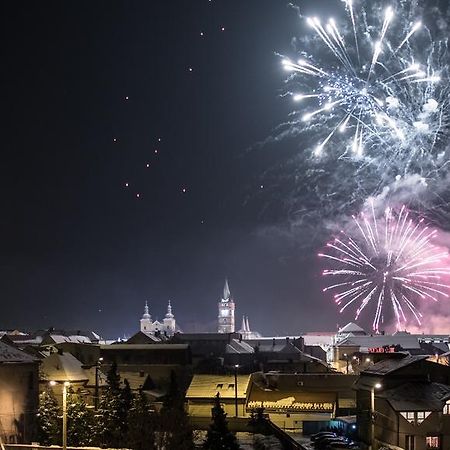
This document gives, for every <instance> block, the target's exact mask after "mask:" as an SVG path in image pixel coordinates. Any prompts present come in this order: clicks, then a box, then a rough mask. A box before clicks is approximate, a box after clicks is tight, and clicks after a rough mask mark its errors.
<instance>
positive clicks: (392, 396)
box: [377, 383, 450, 411]
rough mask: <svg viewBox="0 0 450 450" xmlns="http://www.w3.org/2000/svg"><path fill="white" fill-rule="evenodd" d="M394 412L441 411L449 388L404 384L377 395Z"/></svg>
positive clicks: (437, 384) (449, 391)
mask: <svg viewBox="0 0 450 450" xmlns="http://www.w3.org/2000/svg"><path fill="white" fill-rule="evenodd" d="M377 396H378V397H380V398H385V399H386V400H388V402H389V403H390V404H391V406H392V408H393V409H394V410H396V411H442V408H443V407H444V404H445V402H446V401H447V400H448V399H449V398H450V386H447V385H445V384H440V383H406V384H402V385H400V386H398V387H396V388H394V389H389V390H387V391H384V392H382V393H380V394H379V395H377Z"/></svg>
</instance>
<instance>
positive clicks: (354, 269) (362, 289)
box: [319, 204, 450, 331]
mask: <svg viewBox="0 0 450 450" xmlns="http://www.w3.org/2000/svg"><path fill="white" fill-rule="evenodd" d="M353 221H354V225H355V226H354V229H353V230H352V232H344V231H341V235H340V236H339V237H336V238H335V239H334V240H333V241H332V242H329V243H328V244H327V249H326V251H325V252H323V253H320V254H319V256H320V257H321V258H324V259H326V260H327V261H328V262H329V263H330V264H331V265H332V268H329V269H325V270H324V271H323V275H324V277H325V278H327V279H330V280H332V284H330V285H329V286H328V287H326V288H325V289H324V292H328V291H331V292H334V301H335V302H336V304H337V305H338V306H339V307H340V312H341V313H342V312H344V311H345V310H346V309H347V308H350V307H355V308H356V316H355V319H358V318H359V316H360V315H361V313H362V312H363V311H364V310H366V309H367V310H369V309H372V310H375V314H374V319H373V329H374V330H375V331H379V326H380V322H383V318H384V315H385V312H386V308H390V310H391V311H392V312H393V313H394V316H395V320H396V323H397V329H402V328H403V327H404V326H405V325H406V324H407V323H408V321H409V317H412V318H414V320H415V321H416V322H417V324H418V325H421V319H422V314H421V313H420V311H419V309H420V303H421V302H424V301H432V302H437V301H439V298H440V297H442V296H443V297H447V298H448V296H449V295H448V289H449V288H450V285H449V284H448V283H447V282H446V281H445V278H446V276H448V275H450V266H449V265H448V253H447V250H446V249H442V248H440V247H438V246H436V245H434V244H433V239H434V238H435V237H436V235H437V231H436V229H433V228H431V227H429V226H428V225H426V224H425V222H424V219H420V220H419V221H418V222H414V221H413V219H412V218H411V217H410V213H409V211H408V210H407V208H406V207H405V206H403V207H401V209H400V210H399V211H398V212H396V211H394V210H393V209H391V208H387V209H386V210H385V213H384V216H383V217H382V218H378V217H377V215H376V213H375V209H374V208H373V204H372V205H371V210H370V213H369V214H361V215H360V216H359V217H353Z"/></svg>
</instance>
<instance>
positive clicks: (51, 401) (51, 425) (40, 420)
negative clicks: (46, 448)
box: [37, 391, 62, 445]
mask: <svg viewBox="0 0 450 450" xmlns="http://www.w3.org/2000/svg"><path fill="white" fill-rule="evenodd" d="M61 414H62V413H61V410H60V409H59V406H58V402H57V401H56V398H55V396H54V395H53V393H52V392H51V391H44V392H42V393H41V394H40V395H39V409H38V413H37V438H38V440H39V442H40V443H41V444H42V445H53V444H54V445H57V444H61V428H62V420H61Z"/></svg>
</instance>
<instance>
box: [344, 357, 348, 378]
mask: <svg viewBox="0 0 450 450" xmlns="http://www.w3.org/2000/svg"><path fill="white" fill-rule="evenodd" d="M344 358H345V361H346V363H345V367H346V371H345V373H346V374H347V375H348V355H347V353H344Z"/></svg>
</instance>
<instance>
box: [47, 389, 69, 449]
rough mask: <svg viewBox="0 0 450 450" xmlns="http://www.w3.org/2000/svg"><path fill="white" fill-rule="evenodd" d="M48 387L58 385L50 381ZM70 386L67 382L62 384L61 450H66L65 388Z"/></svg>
mask: <svg viewBox="0 0 450 450" xmlns="http://www.w3.org/2000/svg"><path fill="white" fill-rule="evenodd" d="M49 384H50V386H56V385H57V384H58V382H57V381H50V383H49ZM69 386H70V383H69V382H68V381H64V382H63V411H62V413H63V416H62V419H63V426H62V428H63V429H62V434H63V435H62V441H63V442H62V448H63V450H67V388H68V387H69Z"/></svg>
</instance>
